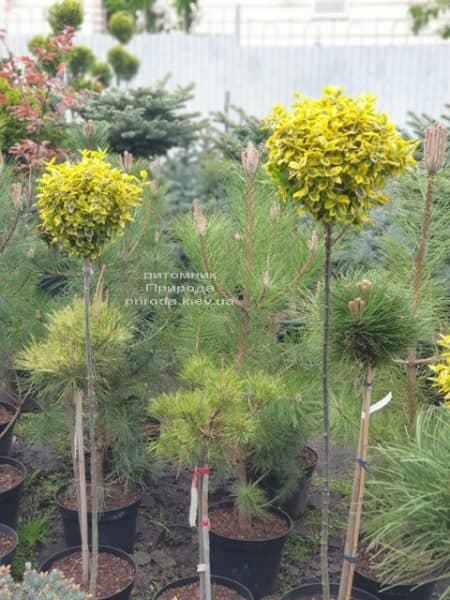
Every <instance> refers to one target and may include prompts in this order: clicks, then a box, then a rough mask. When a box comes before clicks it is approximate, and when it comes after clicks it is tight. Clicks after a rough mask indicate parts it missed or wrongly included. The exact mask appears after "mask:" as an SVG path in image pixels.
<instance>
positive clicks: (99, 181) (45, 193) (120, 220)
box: [36, 150, 146, 258]
mask: <svg viewBox="0 0 450 600" xmlns="http://www.w3.org/2000/svg"><path fill="white" fill-rule="evenodd" d="M143 176H144V177H146V173H143ZM37 184H38V185H37V192H38V193H37V198H38V199H37V202H36V206H37V208H38V210H39V216H40V219H41V229H42V230H43V231H45V232H46V233H48V234H49V235H50V238H51V243H52V244H59V245H60V246H62V247H63V248H66V249H67V250H68V251H69V254H71V255H75V256H81V257H84V258H87V257H89V258H95V257H97V256H98V255H99V254H100V253H101V251H102V248H103V246H104V244H105V243H106V242H107V241H108V240H113V239H114V238H115V237H116V236H117V235H120V234H121V233H122V232H123V229H124V228H125V226H126V224H127V223H128V222H129V221H131V220H132V218H133V212H132V211H133V208H135V207H136V206H138V205H139V203H140V202H141V199H142V185H141V184H140V182H139V180H138V179H136V177H134V176H132V175H129V174H127V173H122V172H121V171H120V170H119V169H116V168H113V167H112V166H111V165H110V164H109V163H108V162H106V152H104V151H102V150H98V151H91V150H83V151H82V152H81V160H80V161H79V162H77V163H70V162H65V163H62V164H55V163H54V161H51V162H50V163H48V164H47V167H46V170H45V173H44V174H43V175H42V177H41V178H40V179H39V180H38V182H37Z"/></svg>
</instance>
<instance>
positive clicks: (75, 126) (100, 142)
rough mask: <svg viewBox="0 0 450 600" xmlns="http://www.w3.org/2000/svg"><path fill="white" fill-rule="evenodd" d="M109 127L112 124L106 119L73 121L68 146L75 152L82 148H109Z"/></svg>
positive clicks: (68, 135)
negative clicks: (82, 121)
mask: <svg viewBox="0 0 450 600" xmlns="http://www.w3.org/2000/svg"><path fill="white" fill-rule="evenodd" d="M109 128H110V125H109V123H107V122H106V121H102V122H100V123H93V122H92V121H90V122H87V123H72V124H71V126H70V127H69V129H68V131H67V147H68V149H69V150H72V151H73V152H78V151H79V149H80V148H83V149H84V150H98V148H107V147H108V135H109ZM117 166H119V165H117Z"/></svg>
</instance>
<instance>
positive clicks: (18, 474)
mask: <svg viewBox="0 0 450 600" xmlns="http://www.w3.org/2000/svg"><path fill="white" fill-rule="evenodd" d="M24 479H25V467H24V466H23V465H22V464H21V463H19V462H18V461H16V460H14V459H12V458H8V457H7V456H1V457H0V518H1V522H2V523H4V524H5V525H9V527H12V528H13V529H15V528H16V527H17V521H18V517H19V502H20V495H21V490H22V484H23V481H24Z"/></svg>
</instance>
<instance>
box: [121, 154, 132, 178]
mask: <svg viewBox="0 0 450 600" xmlns="http://www.w3.org/2000/svg"><path fill="white" fill-rule="evenodd" d="M133 158H134V157H133V155H132V153H131V152H128V150H124V152H123V154H122V156H121V157H120V162H121V163H122V167H123V168H124V170H125V171H127V172H128V173H129V172H130V171H131V169H132V168H133Z"/></svg>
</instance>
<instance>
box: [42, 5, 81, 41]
mask: <svg viewBox="0 0 450 600" xmlns="http://www.w3.org/2000/svg"><path fill="white" fill-rule="evenodd" d="M83 18H84V13H83V5H82V3H81V2H80V0H61V1H60V2H55V3H54V4H53V5H52V6H50V8H49V9H48V22H49V23H50V27H51V28H52V31H53V33H55V34H57V33H61V31H63V29H64V27H73V28H74V29H79V28H80V26H81V24H82V23H83Z"/></svg>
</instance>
